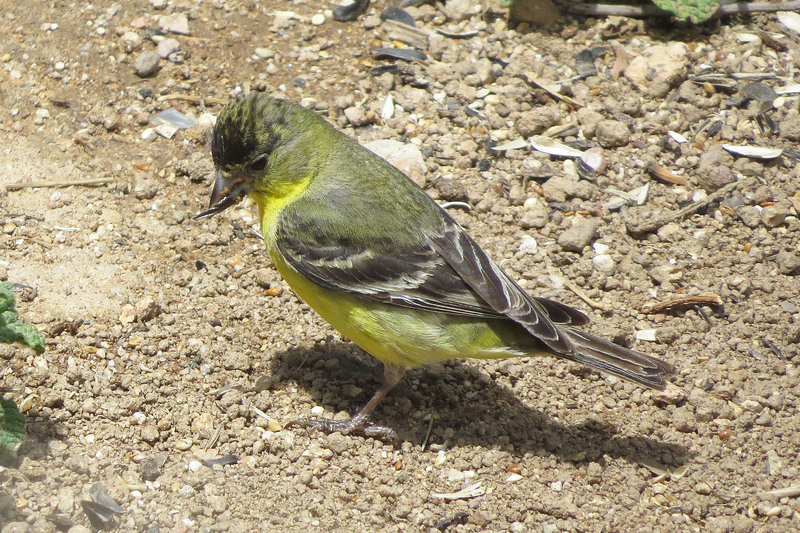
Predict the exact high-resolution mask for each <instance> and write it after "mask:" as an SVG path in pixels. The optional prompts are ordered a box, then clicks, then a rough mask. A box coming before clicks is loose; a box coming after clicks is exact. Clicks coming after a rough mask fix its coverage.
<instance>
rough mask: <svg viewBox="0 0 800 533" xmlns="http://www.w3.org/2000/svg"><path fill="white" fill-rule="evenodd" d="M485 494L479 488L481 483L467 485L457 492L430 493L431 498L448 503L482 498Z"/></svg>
mask: <svg viewBox="0 0 800 533" xmlns="http://www.w3.org/2000/svg"><path fill="white" fill-rule="evenodd" d="M485 493H486V491H485V490H484V489H483V488H481V482H480V481H476V482H475V483H472V484H470V485H467V486H466V487H464V488H463V489H461V490H460V491H458V492H444V493H440V492H432V493H431V497H432V498H439V499H442V500H449V501H452V500H466V499H469V498H476V497H478V496H483V495H484V494H485Z"/></svg>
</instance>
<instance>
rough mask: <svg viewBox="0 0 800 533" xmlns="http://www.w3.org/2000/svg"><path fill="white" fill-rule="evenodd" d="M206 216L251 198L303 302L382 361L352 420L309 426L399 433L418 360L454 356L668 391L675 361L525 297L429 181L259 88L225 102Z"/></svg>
mask: <svg viewBox="0 0 800 533" xmlns="http://www.w3.org/2000/svg"><path fill="white" fill-rule="evenodd" d="M211 149H212V153H213V157H214V163H215V165H216V168H217V176H216V182H215V184H214V188H213V191H212V193H211V204H210V207H209V208H208V209H207V210H205V211H203V212H202V213H200V214H199V215H197V217H196V218H198V219H201V218H205V217H209V216H212V215H215V214H217V213H220V212H222V211H224V210H225V209H227V208H228V207H230V206H232V205H234V204H236V203H237V202H238V201H239V200H241V199H242V198H243V197H244V196H245V195H250V197H251V198H253V200H255V202H256V204H258V209H259V216H260V220H261V232H262V234H263V236H264V242H265V243H266V247H267V250H268V251H269V253H270V255H271V256H272V260H273V261H274V263H275V266H276V267H277V269H278V272H280V274H281V275H282V276H283V278H284V279H285V280H286V282H287V283H288V284H289V285H290V286H291V287H292V289H293V290H294V291H295V292H296V293H297V295H298V296H300V298H302V299H303V300H305V302H306V303H308V305H310V306H311V307H312V308H314V309H315V310H316V311H317V313H319V314H320V316H322V318H324V319H325V320H326V321H328V323H330V325H331V326H333V327H334V328H336V329H337V330H338V331H339V332H340V333H342V334H343V335H344V336H346V337H347V338H349V339H350V340H352V341H353V342H355V343H356V344H357V345H358V346H360V347H361V348H363V349H364V350H365V351H367V352H368V353H370V354H372V355H373V356H374V357H377V358H378V359H380V360H381V361H383V363H384V372H385V377H386V384H385V385H384V386H383V387H381V388H380V389H379V390H378V391H377V392H376V393H375V395H374V396H373V397H372V399H370V401H369V402H368V403H367V404H366V405H365V406H364V408H362V409H361V410H360V411H359V412H358V413H357V414H356V415H355V416H353V417H352V418H350V419H349V420H343V421H334V420H328V419H301V420H297V421H295V422H294V424H295V425H301V426H305V427H310V428H316V429H321V430H324V431H328V432H333V431H339V432H341V433H343V434H348V433H361V434H363V435H367V436H381V437H385V438H393V437H394V433H393V431H392V430H391V429H389V428H386V427H382V426H376V425H371V424H370V423H369V416H370V413H371V412H372V410H373V409H374V408H375V406H376V405H377V404H378V403H379V402H380V401H381V400H382V399H383V397H384V396H386V394H387V393H388V392H389V391H390V390H391V389H392V387H394V386H395V385H396V384H397V383H398V382H399V381H400V380H401V379H402V377H403V375H404V374H405V371H406V369H408V368H414V367H418V366H420V365H424V364H426V363H431V362H434V361H440V360H444V359H452V358H467V357H474V358H478V359H495V358H505V357H528V356H537V355H545V354H549V355H555V356H556V357H561V358H564V359H569V360H571V361H577V362H579V363H583V364H585V365H588V366H590V367H592V368H595V369H597V370H601V371H603V372H607V373H609V374H612V375H615V376H618V377H620V378H624V379H627V380H630V381H633V382H635V383H638V384H640V385H644V386H646V387H651V388H654V389H663V388H664V387H665V386H666V382H665V377H666V376H667V375H669V374H670V373H671V372H672V366H671V365H669V364H668V363H666V362H664V361H661V360H659V359H657V358H655V357H651V356H649V355H645V354H642V353H639V352H636V351H633V350H630V349H628V348H624V347H622V346H618V345H616V344H613V343H611V342H608V341H606V340H603V339H601V338H599V337H596V336H594V335H591V334H589V333H587V332H585V331H582V330H580V329H578V328H576V327H575V326H581V325H583V324H586V323H587V322H588V320H589V319H588V318H587V317H586V315H584V314H583V313H581V312H580V311H578V310H576V309H573V308H571V307H569V306H567V305H564V304H560V303H558V302H554V301H552V300H547V299H544V298H538V297H535V296H531V295H529V294H528V293H526V292H525V291H524V290H523V289H522V288H521V287H520V286H519V285H518V284H517V283H516V282H515V281H514V280H513V279H511V277H509V275H508V274H506V272H505V271H503V269H501V268H500V267H499V266H498V265H497V264H495V263H494V262H493V261H492V260H491V259H490V258H489V256H488V255H487V254H486V252H484V251H483V250H482V249H481V248H480V246H478V244H477V243H476V242H475V241H474V240H473V239H472V238H471V237H470V236H469V235H468V234H467V232H466V231H464V229H463V228H462V227H461V226H460V225H458V223H457V222H456V221H455V220H453V218H451V217H450V215H448V214H447V213H446V212H445V211H444V210H443V209H442V208H441V207H439V205H438V204H436V202H434V201H433V199H431V198H430V197H429V196H428V195H427V194H426V193H425V192H424V191H423V190H422V189H420V188H419V187H418V186H417V185H416V184H415V183H413V182H412V181H411V180H409V179H408V178H407V177H406V176H405V175H404V174H403V173H402V172H400V171H399V170H397V169H396V168H395V167H393V166H392V165H390V164H389V163H387V162H386V161H384V160H383V159H381V158H380V157H378V156H377V155H375V154H373V153H372V152H370V151H369V150H367V149H366V148H364V147H362V146H360V145H359V144H358V143H357V142H355V141H354V140H352V139H350V138H349V137H347V136H345V135H344V134H342V133H341V132H339V131H337V130H336V129H334V128H333V127H332V126H331V125H330V124H328V122H326V121H325V120H324V119H322V118H321V117H320V116H318V115H317V114H316V113H314V112H313V111H310V110H308V109H305V108H303V107H301V106H299V105H296V104H293V103H290V102H287V101H284V100H279V99H275V98H271V97H269V96H266V95H263V94H258V93H251V94H249V95H246V96H240V97H238V98H235V99H233V100H232V101H231V102H229V103H228V105H227V106H226V107H225V108H224V109H223V111H222V113H221V114H220V116H219V118H218V119H217V123H216V125H215V127H214V134H213V138H212V142H211Z"/></svg>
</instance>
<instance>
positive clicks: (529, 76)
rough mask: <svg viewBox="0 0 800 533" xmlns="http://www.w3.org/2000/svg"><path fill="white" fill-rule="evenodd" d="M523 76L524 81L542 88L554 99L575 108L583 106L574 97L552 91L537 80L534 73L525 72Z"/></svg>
mask: <svg viewBox="0 0 800 533" xmlns="http://www.w3.org/2000/svg"><path fill="white" fill-rule="evenodd" d="M523 76H524V77H525V81H527V82H528V83H530V84H531V85H533V86H535V87H538V88H539V89H542V90H543V91H545V92H546V93H547V94H549V95H550V96H552V97H553V98H555V99H556V100H561V101H562V102H565V103H567V104H569V105H571V106H572V107H574V108H575V109H579V108H581V107H583V105H581V104H580V103H578V101H577V100H575V99H574V98H570V97H569V96H567V95H565V94H561V93H560V92H557V91H554V90H553V89H551V88H550V87H548V86H547V85H546V84H545V83H544V82H543V81H541V80H539V78H538V77H536V74H534V73H533V72H526V73H525V74H524V75H523Z"/></svg>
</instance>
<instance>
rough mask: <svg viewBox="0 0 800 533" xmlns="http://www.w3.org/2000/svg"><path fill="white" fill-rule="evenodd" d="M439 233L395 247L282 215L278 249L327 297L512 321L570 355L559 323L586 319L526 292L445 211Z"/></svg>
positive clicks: (294, 213)
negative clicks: (330, 294)
mask: <svg viewBox="0 0 800 533" xmlns="http://www.w3.org/2000/svg"><path fill="white" fill-rule="evenodd" d="M441 215H442V218H440V220H442V221H443V225H442V226H441V227H440V228H438V231H435V232H431V231H422V232H420V234H421V235H422V238H421V239H420V240H416V241H414V240H411V241H410V242H404V243H402V244H401V243H398V242H396V240H397V239H392V238H391V237H392V236H391V235H387V236H385V237H381V236H380V235H377V236H376V235H374V234H373V235H372V236H371V237H370V239H368V240H369V242H368V243H364V242H362V241H363V239H361V240H360V239H358V238H357V237H355V236H353V235H350V234H342V233H341V231H340V230H339V229H340V228H342V227H343V226H342V225H341V224H338V225H337V224H332V223H329V224H326V223H325V221H324V220H321V219H320V218H319V217H314V218H312V217H311V213H310V212H307V211H306V210H298V209H295V210H287V211H285V212H284V213H283V214H282V215H281V218H280V220H279V223H278V227H277V234H276V243H277V246H278V250H279V251H280V253H281V255H282V256H283V258H284V259H285V260H286V262H287V263H288V264H289V265H291V266H292V268H294V269H295V270H297V271H298V272H299V273H301V274H302V275H303V276H305V277H306V278H308V279H309V280H311V281H313V282H314V283H316V284H317V285H319V286H321V287H324V288H326V289H328V290H331V291H340V292H347V293H350V294H356V295H359V296H361V297H363V298H366V299H369V300H373V301H379V302H383V303H387V304H392V305H398V306H402V307H409V308H414V309H421V310H427V311H435V312H442V313H448V314H452V315H459V316H468V317H480V318H492V319H511V320H514V321H516V322H517V323H519V324H520V325H522V326H523V327H524V328H525V329H527V330H528V331H529V332H530V333H531V334H532V335H534V336H536V337H537V338H539V339H541V340H542V341H543V342H544V343H545V344H547V345H548V346H549V347H550V348H551V349H553V350H555V351H557V352H561V353H571V352H572V351H573V346H572V343H571V342H570V340H569V338H568V337H566V336H565V335H563V334H562V333H561V332H560V331H559V329H558V327H557V325H556V324H559V325H561V324H568V325H581V324H585V323H586V322H587V321H588V318H587V317H586V315H584V314H583V313H581V312H580V311H577V310H576V309H573V308H571V307H568V306H566V305H563V304H559V303H557V302H553V301H550V300H546V299H540V298H534V297H532V296H530V295H529V294H528V293H527V292H525V291H524V290H523V289H522V288H521V287H520V286H519V285H518V284H517V283H516V282H515V281H514V280H512V279H511V278H510V277H509V276H508V275H507V274H506V273H505V272H504V271H503V270H502V269H501V268H500V267H499V266H497V265H496V264H495V263H494V262H493V261H492V260H491V259H490V258H489V257H488V256H487V255H486V253H485V252H484V251H483V250H482V249H481V248H480V246H478V244H477V243H476V242H475V241H474V240H473V239H472V238H471V237H470V236H469V235H468V234H467V233H466V231H464V229H463V228H462V227H461V226H459V225H458V223H456V222H455V221H454V220H453V219H452V218H451V217H450V216H449V215H448V214H447V213H446V212H444V211H443V210H442V211H441Z"/></svg>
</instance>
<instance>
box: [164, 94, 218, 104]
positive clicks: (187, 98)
mask: <svg viewBox="0 0 800 533" xmlns="http://www.w3.org/2000/svg"><path fill="white" fill-rule="evenodd" d="M157 100H158V101H159V102H163V101H165V100H181V101H184V102H189V103H192V104H202V103H206V104H214V105H222V104H224V103H225V102H226V101H227V100H223V99H222V98H214V97H211V96H195V95H193V94H165V95H164V96H159V97H158V98H157Z"/></svg>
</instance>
